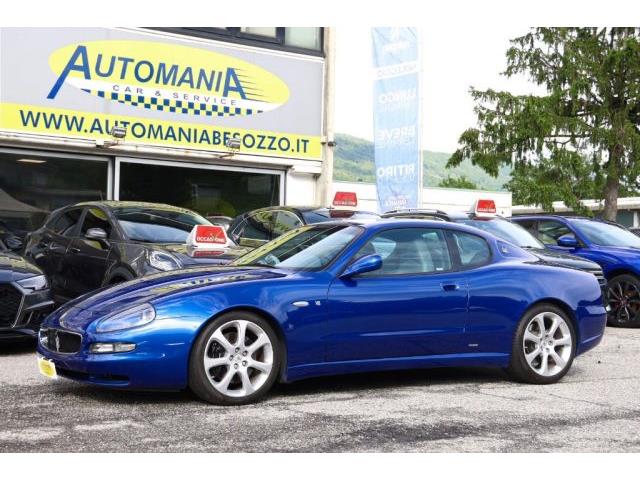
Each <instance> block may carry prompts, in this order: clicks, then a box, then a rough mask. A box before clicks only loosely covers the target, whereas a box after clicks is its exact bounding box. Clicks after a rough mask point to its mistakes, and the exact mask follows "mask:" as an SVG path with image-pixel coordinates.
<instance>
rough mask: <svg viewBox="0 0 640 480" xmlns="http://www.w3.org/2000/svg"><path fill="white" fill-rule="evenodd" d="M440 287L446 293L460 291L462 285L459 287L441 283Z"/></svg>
mask: <svg viewBox="0 0 640 480" xmlns="http://www.w3.org/2000/svg"><path fill="white" fill-rule="evenodd" d="M440 286H441V287H442V290H444V291H445V292H455V291H456V290H458V289H460V285H458V284H457V283H441V284H440Z"/></svg>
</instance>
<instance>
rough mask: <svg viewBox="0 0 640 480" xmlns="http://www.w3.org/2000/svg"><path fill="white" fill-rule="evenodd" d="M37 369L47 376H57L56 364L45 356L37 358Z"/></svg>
mask: <svg viewBox="0 0 640 480" xmlns="http://www.w3.org/2000/svg"><path fill="white" fill-rule="evenodd" d="M38 369H39V370H40V373H41V374H42V375H44V376H45V377H48V378H58V372H56V366H55V364H54V363H53V362H52V361H51V360H47V359H46V358H42V357H40V358H38Z"/></svg>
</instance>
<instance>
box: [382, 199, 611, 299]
mask: <svg viewBox="0 0 640 480" xmlns="http://www.w3.org/2000/svg"><path fill="white" fill-rule="evenodd" d="M493 212H495V207H494V208H493ZM382 218H417V219H430V220H442V221H445V222H455V223H464V224H465V225H469V226H472V227H476V228H479V229H480V230H484V231H486V232H489V233H491V234H493V235H495V236H496V237H499V238H502V239H503V240H506V241H508V242H509V243H512V244H514V245H516V246H518V247H521V248H524V249H525V250H527V251H528V252H529V253H532V254H533V255H535V256H536V257H538V258H540V259H541V260H543V261H545V262H549V263H555V264H556V265H562V266H565V267H571V268H577V269H579V270H586V271H588V272H590V273H593V274H594V275H595V276H596V278H597V279H598V282H599V283H600V286H601V288H602V291H603V292H606V284H607V281H606V279H605V276H604V273H603V271H602V267H600V265H598V264H597V263H595V262H592V261H590V260H586V259H584V258H580V257H578V256H576V255H570V254H567V253H560V252H554V251H553V250H551V249H549V248H547V247H545V246H544V244H543V243H542V242H540V241H539V240H538V239H537V238H535V237H534V236H533V235H531V233H529V232H528V231H527V230H525V229H524V228H522V227H521V226H520V225H517V224H516V223H513V222H511V221H510V220H507V219H506V218H504V217H501V216H498V215H495V214H494V213H491V212H490V213H489V214H484V215H483V214H482V213H481V212H478V211H477V210H476V209H474V210H473V211H472V212H470V213H466V212H455V213H454V212H444V211H442V210H427V209H418V210H394V211H390V212H386V213H384V214H383V215H382Z"/></svg>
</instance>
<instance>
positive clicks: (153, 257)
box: [149, 250, 182, 272]
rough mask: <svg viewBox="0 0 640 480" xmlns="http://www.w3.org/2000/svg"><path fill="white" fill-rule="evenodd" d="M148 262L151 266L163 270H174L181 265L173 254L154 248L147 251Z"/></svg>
mask: <svg viewBox="0 0 640 480" xmlns="http://www.w3.org/2000/svg"><path fill="white" fill-rule="evenodd" d="M149 264H150V265H151V266H152V267H153V268H157V269H158V270H162V271H164V272H166V271H169V270H176V269H178V268H181V267H182V265H181V264H180V262H179V261H178V259H177V258H175V257H174V256H173V255H171V254H169V253H165V252H158V251H156V250H152V251H151V252H149Z"/></svg>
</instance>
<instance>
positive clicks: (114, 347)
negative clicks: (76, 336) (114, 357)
mask: <svg viewBox="0 0 640 480" xmlns="http://www.w3.org/2000/svg"><path fill="white" fill-rule="evenodd" d="M135 348H136V344H135V343H120V342H118V343H92V344H91V346H90V347H89V351H90V352H91V353H121V352H131V351H133V350H135Z"/></svg>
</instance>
